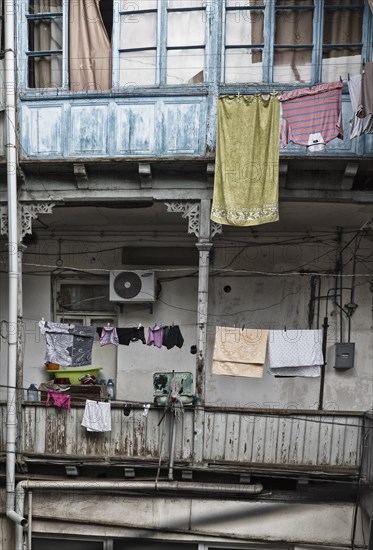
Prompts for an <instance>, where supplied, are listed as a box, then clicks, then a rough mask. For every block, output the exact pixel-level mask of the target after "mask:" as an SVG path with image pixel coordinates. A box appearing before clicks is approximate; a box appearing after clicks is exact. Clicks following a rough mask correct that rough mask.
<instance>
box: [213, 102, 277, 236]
mask: <svg viewBox="0 0 373 550" xmlns="http://www.w3.org/2000/svg"><path fill="white" fill-rule="evenodd" d="M279 131H280V102H279V100H278V98H277V97H275V96H271V95H270V96H267V99H265V98H264V97H263V96H259V95H246V96H222V97H220V98H219V102H218V130H217V144H216V167H215V182H214V195H213V203H212V212H211V219H212V220H213V221H215V222H217V223H221V224H225V225H236V226H247V225H259V224H262V223H269V222H275V221H277V220H278V219H279V215H278V170H279Z"/></svg>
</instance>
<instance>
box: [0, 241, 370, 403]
mask: <svg viewBox="0 0 373 550" xmlns="http://www.w3.org/2000/svg"><path fill="white" fill-rule="evenodd" d="M245 235H246V239H244V238H242V240H240V241H237V239H233V240H232V241H230V239H229V233H227V236H224V235H223V237H222V238H220V239H219V238H218V239H216V242H215V248H214V253H213V259H212V263H211V277H210V290H209V317H208V340H207V343H208V353H207V363H206V401H207V403H214V404H222V405H226V406H235V405H240V406H252V407H278V408H287V407H288V406H291V407H292V408H294V407H296V408H297V407H298V408H317V405H318V399H319V389H320V379H319V378H317V379H301V378H293V379H276V378H274V377H272V376H270V375H268V374H265V375H264V377H263V378H262V379H254V378H251V379H245V378H242V377H227V376H220V377H219V376H215V375H212V374H211V359H212V350H213V343H214V334H215V326H216V325H217V324H222V325H224V326H228V327H229V326H230V327H232V326H235V325H236V326H238V327H242V326H243V325H245V327H246V328H250V327H252V328H253V327H255V328H263V327H265V328H266V327H272V328H277V329H283V328H284V327H285V326H286V327H287V328H289V329H290V328H297V329H300V330H301V329H306V328H308V305H309V301H310V295H311V294H310V292H311V291H310V281H311V276H310V272H320V271H321V272H322V273H332V272H333V271H334V269H335V261H336V247H337V243H336V240H335V233H333V232H331V233H330V236H324V235H322V234H320V235H319V236H318V235H317V234H316V233H315V235H316V237H315V239H314V241H315V242H313V241H312V239H311V242H309V241H308V242H307V241H306V240H304V237H302V236H300V234H299V233H296V232H293V233H290V232H289V233H287V234H285V235H284V234H282V235H280V236H277V237H276V235H274V234H273V233H272V234H268V236H267V235H266V234H262V235H261V237H260V238H258V237H253V236H252V235H251V233H249V234H245ZM350 236H351V235H347V236H346V241H345V242H346V243H348V240H349V239H350ZM131 238H132V239H133V238H134V237H133V236H132V237H131ZM153 241H154V243H155V244H156V243H157V236H156V235H155V237H154V239H153ZM284 241H285V243H284ZM287 241H289V242H288V244H286V242H287ZM319 241H320V242H319ZM122 242H123V240H122V239H118V238H117V240H116V241H110V244H109V243H108V242H107V241H106V242H103V243H100V244H97V245H94V244H93V243H90V244H89V243H88V244H87V243H86V242H84V240H81V241H80V242H79V241H78V242H77V243H74V250H72V251H71V254H69V255H68V256H64V257H63V258H64V266H66V267H76V268H79V269H82V270H85V269H86V270H87V271H88V270H89V269H92V266H93V267H94V268H96V269H98V270H101V271H98V272H99V273H100V274H101V275H102V274H105V273H106V274H107V275H108V272H109V271H110V270H111V269H121V268H122V264H121V257H120V255H118V254H119V253H118V251H115V252H113V251H112V252H110V251H108V252H105V253H102V254H97V250H100V249H102V248H111V247H114V248H115V246H116V245H118V244H120V243H122ZM369 244H370V241H369V240H368V239H365V240H364V239H363V240H362V242H361V247H360V250H359V255H360V257H362V256H366V255H367V254H369ZM64 246H65V245H64ZM79 247H80V248H79ZM79 250H81V252H82V253H81V254H79ZM43 251H46V252H48V253H52V257H50V256H43V254H42V252H43ZM57 251H58V247H57V248H56V241H55V240H54V241H44V242H42V243H39V244H38V245H36V246H32V245H31V246H30V247H29V248H28V250H27V256H26V258H25V262H27V263H41V264H45V265H50V266H51V267H50V268H49V269H50V270H51V269H52V267H53V264H54V263H55V260H56V258H54V257H53V254H54V253H57ZM351 258H352V249H351V247H348V248H347V249H346V251H345V252H344V261H345V262H346V267H345V269H344V275H346V276H349V275H351V273H352V262H351ZM367 265H368V264H365V265H364V262H360V261H359V262H358V264H357V267H356V271H357V273H358V275H359V276H358V277H357V278H356V280H355V285H356V288H355V295H354V301H355V302H356V303H357V305H358V308H357V310H356V312H355V313H354V315H353V317H352V323H351V328H352V331H351V341H352V342H355V344H356V356H355V368H354V369H351V370H349V371H336V370H335V369H334V368H333V367H334V360H335V359H334V355H335V343H336V342H338V341H340V338H341V334H342V338H343V341H347V337H348V330H347V329H348V326H347V320H346V318H343V320H342V330H341V325H340V314H339V309H338V307H336V306H335V305H334V303H333V300H332V299H331V300H329V301H328V303H327V301H326V300H325V298H324V297H325V296H326V295H327V293H328V292H329V296H333V294H334V283H335V278H334V277H333V276H331V275H330V276H323V277H322V278H321V288H320V292H321V295H322V297H323V298H322V299H321V301H320V308H319V309H318V305H317V302H316V303H315V315H314V321H313V327H314V328H316V326H317V323H319V326H321V325H322V322H323V318H324V316H325V314H326V309H327V308H328V322H329V331H328V356H327V368H326V380H325V394H324V406H325V407H327V408H329V409H332V410H334V409H336V410H366V409H369V408H370V407H372V399H373V398H372V391H371V390H372V371H371V365H372V350H373V341H372V338H373V336H372V312H371V303H372V302H371V300H372V294H371V288H370V283H369V281H370V279H369V277H366V276H364V277H360V275H364V274H365V273H367V272H368V270H369V267H368V266H367ZM302 266H303V267H302ZM31 269H33V270H34V269H35V268H33V267H32V266H25V271H26V272H27V270H31ZM302 269H303V270H304V274H303V275H301V274H299V273H300V271H301V270H302ZM267 273H275V274H276V275H275V276H273V275H271V276H268V275H266V274H267ZM156 274H157V276H158V277H159V278H160V279H162V280H163V281H162V292H161V294H160V297H159V299H158V300H157V301H156V302H155V303H154V306H153V312H151V310H150V308H149V306H147V305H138V304H137V305H131V306H125V307H123V308H122V309H118V310H117V313H118V326H137V325H138V323H142V325H143V326H144V327H145V329H146V330H145V332H147V327H148V326H151V325H153V324H154V323H162V324H171V323H172V322H174V323H175V324H178V325H180V327H181V330H182V334H183V336H184V339H185V343H184V346H183V348H182V349H181V350H180V349H178V348H175V349H173V350H170V351H167V350H166V349H165V348H163V349H161V350H159V349H157V348H154V347H147V346H143V345H142V344H140V343H133V344H131V345H130V346H128V347H126V346H120V347H119V348H118V349H115V348H112V347H104V348H100V346H99V344H98V343H97V342H96V343H95V344H94V355H93V364H95V365H99V366H101V367H102V371H101V376H102V377H104V378H109V377H114V378H115V379H116V381H117V397H118V398H119V399H126V400H135V401H137V400H138V401H141V402H148V401H152V399H153V390H152V376H153V373H154V372H157V371H162V370H163V371H172V370H178V371H191V372H193V373H195V356H194V355H192V354H191V353H190V347H191V346H192V345H195V344H196V340H197V334H196V332H197V327H196V320H197V317H196V309H197V278H196V277H188V278H183V277H182V276H183V275H185V273H184V272H182V271H181V272H180V271H176V272H168V271H159V272H156ZM87 276H89V275H87ZM174 276H175V277H176V279H175V280H168V281H167V280H165V279H167V278H173V277H174ZM177 277H180V278H177ZM342 280H343V287H344V288H345V290H343V296H342V299H341V300H340V303H342V305H344V304H346V303H348V302H349V301H350V299H351V296H350V287H351V283H352V279H351V277H345V278H343V279H342ZM227 286H229V287H230V292H226V291H225V290H226V287H227ZM6 296H7V279H6V275H5V274H2V285H1V304H0V308H1V309H0V312H1V319H3V318H6V316H7V299H6ZM51 300H52V299H51V282H50V277H49V276H46V275H42V274H40V275H31V274H27V273H25V275H24V315H25V322H26V353H25V372H24V380H25V385H26V386H27V385H28V384H29V383H30V382H35V383H40V382H41V381H43V380H45V379H46V377H47V375H46V374H45V371H44V366H43V363H44V353H45V343H44V340H43V339H42V338H40V335H39V329H38V327H37V321H38V320H39V319H40V318H41V317H45V318H46V319H50V318H51V310H52V301H51ZM318 311H319V315H318ZM1 359H2V365H5V364H6V343H5V341H4V340H2V342H1ZM4 368H5V367H3V368H2V369H1V370H2V372H1V376H2V379H3V380H4V376H5V374H4Z"/></svg>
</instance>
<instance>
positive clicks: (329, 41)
mask: <svg viewBox="0 0 373 550" xmlns="http://www.w3.org/2000/svg"><path fill="white" fill-rule="evenodd" d="M364 20H365V21H364ZM368 20H369V8H368V5H367V2H364V0H225V25H224V33H225V40H224V45H225V47H224V60H223V71H222V81H224V82H226V83H233V82H273V83H287V82H294V83H297V82H299V83H303V82H304V83H314V82H332V81H335V80H338V79H339V78H340V77H341V78H342V79H344V80H346V79H347V77H348V74H350V75H353V74H359V73H360V72H361V68H362V62H363V60H364V58H365V60H366V58H367V55H369V52H368V50H366V51H364V43H369V41H368V40H366V41H365V42H364V32H368Z"/></svg>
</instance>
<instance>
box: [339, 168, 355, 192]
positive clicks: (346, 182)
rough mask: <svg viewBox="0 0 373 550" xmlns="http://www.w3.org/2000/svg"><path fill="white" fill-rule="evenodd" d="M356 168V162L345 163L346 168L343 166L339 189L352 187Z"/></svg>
mask: <svg viewBox="0 0 373 550" xmlns="http://www.w3.org/2000/svg"><path fill="white" fill-rule="evenodd" d="M358 168H359V163H358V162H348V163H347V164H346V168H345V171H344V174H343V179H342V183H341V189H343V190H345V191H349V190H350V189H352V186H353V184H354V179H355V176H356V174H357V170H358Z"/></svg>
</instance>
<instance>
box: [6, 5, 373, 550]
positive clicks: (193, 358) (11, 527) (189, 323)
mask: <svg viewBox="0 0 373 550" xmlns="http://www.w3.org/2000/svg"><path fill="white" fill-rule="evenodd" d="M3 4H4V5H3V15H2V26H3V27H4V22H5V24H6V23H7V20H8V21H9V20H10V19H9V10H11V9H12V5H13V3H12V2H9V1H8V0H5V1H4V3H3ZM13 7H14V8H16V9H14V10H13V17H14V24H15V26H14V28H15V29H16V32H15V36H14V51H15V54H14V57H15V60H16V68H15V78H16V91H15V94H14V97H15V107H16V109H15V114H16V119H15V125H14V128H13V130H14V133H15V147H14V150H15V152H16V166H14V167H11V168H10V165H9V156H8V157H7V151H8V150H9V148H10V147H12V144H11V142H10V140H9V126H11V125H10V124H9V117H10V116H11V115H12V113H11V110H10V108H9V97H10V95H11V90H9V89H8V90H6V98H7V99H8V106H7V108H6V109H4V110H3V111H2V112H0V118H1V125H2V133H1V137H0V139H1V143H0V154H1V158H0V160H1V168H0V169H1V174H2V175H1V180H0V213H1V233H2V237H1V262H2V263H1V273H0V277H1V288H0V318H1V341H0V346H1V348H0V353H1V368H0V397H1V399H2V401H1V404H0V414H1V417H2V430H0V452H1V473H2V478H1V489H0V501H1V503H2V506H1V511H0V512H1V513H0V522H1V527H2V529H1V535H0V536H1V537H2V539H1V538H0V541H1V542H0V545H1V548H3V549H4V550H10V549H13V548H15V549H16V550H21V548H30V549H31V548H34V549H35V550H41V549H45V548H48V549H49V548H51V547H52V545H53V548H55V549H56V550H60V549H64V548H67V547H69V549H70V550H72V549H75V548H79V549H82V550H85V549H87V550H96V549H102V550H109V549H110V550H121V549H128V550H132V549H139V550H140V549H141V550H148V549H150V548H151V549H153V548H154V549H157V548H160V549H165V550H174V549H179V548H184V547H185V550H189V549H193V550H197V549H198V550H208V549H210V550H215V549H217V548H224V549H233V548H234V549H237V548H238V549H242V550H248V549H258V548H264V549H266V550H277V549H287V550H305V549H309V548H313V549H315V550H321V549H325V548H330V549H333V550H337V549H338V550H340V549H343V548H346V549H347V548H348V549H353V548H366V549H367V548H369V549H371V548H372V545H373V534H372V522H373V500H372V492H371V491H372V479H373V472H372V441H373V440H372V413H371V410H372V395H373V393H372V377H373V375H372V355H373V342H372V218H373V216H372V213H373V212H372V203H373V188H372V185H373V137H372V134H371V133H366V134H361V135H357V136H356V137H352V134H351V131H350V119H351V118H352V116H353V113H354V111H353V106H352V103H351V96H350V93H349V80H350V79H351V78H352V77H354V76H357V75H360V74H361V73H362V71H363V68H364V66H365V65H366V64H367V63H369V62H370V61H372V46H373V44H372V37H373V34H372V25H373V14H372V9H371V4H370V1H369V0H338V1H333V0H299V1H293V0H276V1H275V0H250V1H249V0H207V1H204V0H135V1H134V2H128V1H127V0H123V1H119V0H110V1H109V0H101V2H97V1H92V2H85V3H84V2H80V1H78V0H45V1H42V0H40V1H38V0H35V1H32V0H29V1H26V0H22V1H20V2H17V3H14V6H13ZM7 10H8V12H7ZM92 29H93V30H92ZM5 32H8V41H9V40H11V34H10V33H9V30H7V29H6V28H5ZM8 44H9V42H8ZM2 47H3V50H4V51H7V53H6V55H8V56H9V55H10V53H9V48H7V47H6V42H5V43H3V45H2ZM10 49H11V48H10ZM1 62H2V63H4V61H1ZM3 69H4V66H3ZM3 73H4V74H5V73H6V71H5V69H4V70H3ZM340 81H342V82H343V88H342V117H343V128H344V131H343V137H342V138H336V139H333V140H332V141H330V142H328V143H327V144H326V146H325V148H324V149H323V150H320V151H315V152H311V151H310V150H309V149H308V148H307V147H305V146H302V145H297V144H294V143H289V144H288V145H287V146H286V147H284V146H281V147H280V160H279V190H280V219H279V221H278V222H275V223H268V224H263V225H253V226H249V227H237V226H228V225H219V224H217V223H215V222H212V221H211V220H210V212H211V201H212V196H213V186H214V174H215V160H216V157H215V150H216V149H215V148H216V136H217V104H218V101H219V99H218V98H219V97H221V96H239V95H255V94H259V95H268V94H278V95H281V94H282V93H284V92H287V91H291V90H298V89H303V88H310V87H312V86H314V85H319V84H328V83H331V82H340ZM5 88H6V83H5ZM3 107H5V105H3ZM7 121H8V124H7ZM7 126H8V130H7ZM8 155H9V152H8ZM7 160H8V162H7ZM12 173H13V176H12V175H11V174H12ZM12 177H13V178H16V182H17V189H16V191H17V193H16V200H17V222H18V223H17V224H16V225H17V228H18V244H19V246H17V247H16V248H15V254H16V256H17V265H18V275H17V280H18V283H17V284H18V306H17V307H18V311H17V316H18V333H17V341H18V346H17V358H16V365H15V366H16V388H15V395H16V396H17V401H16V403H14V407H12V403H10V402H9V387H8V386H9V342H10V341H12V338H13V341H14V333H12V326H11V325H9V324H8V319H9V317H8V306H9V292H8V288H9V287H8V285H9V284H10V283H9V277H8V272H9V271H11V270H10V267H9V265H10V263H11V260H10V254H9V246H7V244H9V238H8V237H9V229H10V226H11V220H10V219H9V213H10V210H9V208H8V207H9V194H8V195H7V185H9V181H10V180H11V178H12ZM240 177H241V174H240V173H237V178H240ZM128 271H130V272H132V271H133V272H135V273H136V272H142V273H143V274H144V273H151V274H152V275H154V281H155V284H154V286H151V287H149V288H150V289H149V290H147V292H149V297H146V298H144V299H142V300H139V301H138V300H129V301H122V300H121V299H120V297H119V298H118V299H115V298H113V296H112V294H111V292H112V286H113V283H112V280H111V276H113V275H111V274H113V272H118V273H120V272H128ZM41 319H44V320H48V321H52V322H59V323H77V324H82V325H87V326H89V325H94V326H96V327H102V326H105V325H107V324H108V323H109V324H110V325H111V326H116V327H119V328H122V329H130V328H138V327H139V326H140V325H141V326H142V327H145V333H146V330H147V328H148V327H154V326H155V325H163V326H172V325H177V326H179V327H180V330H181V332H182V335H183V340H184V343H183V345H182V347H180V348H179V347H177V346H176V347H173V348H172V349H167V348H166V347H162V348H161V349H159V348H157V347H156V346H147V345H143V344H142V343H141V341H136V342H131V343H130V345H119V346H118V347H116V346H113V345H111V346H110V345H108V346H100V343H99V341H98V340H97V338H96V340H95V342H94V344H93V358H92V365H93V366H95V367H97V368H100V369H101V370H100V373H99V377H100V378H104V379H109V378H112V379H114V380H115V384H116V396H115V397H116V399H115V400H114V401H112V402H111V431H109V432H104V433H90V432H88V431H87V430H86V429H85V428H84V427H83V426H82V425H81V422H82V418H83V412H84V399H82V400H81V402H79V403H78V402H75V401H73V403H72V406H71V410H70V411H67V410H66V409H60V408H53V407H51V408H47V407H45V393H41V392H39V394H38V397H39V400H38V401H36V402H31V401H29V400H27V399H26V397H27V395H26V389H27V388H28V387H29V386H30V384H32V383H34V384H35V385H37V386H40V385H41V384H42V383H45V382H48V381H49V380H50V379H51V374H50V373H48V372H47V371H46V368H45V365H44V362H45V350H46V344H45V339H44V336H43V335H41V334H40V328H39V321H40V320H41ZM217 326H221V327H223V328H224V329H225V330H226V331H227V332H229V331H235V330H236V329H240V330H241V331H242V332H243V333H244V332H245V331H246V330H247V329H251V330H252V329H255V330H261V329H271V330H272V329H273V330H282V331H283V332H284V334H285V335H286V333H287V332H289V334H290V331H293V330H296V331H299V333H301V332H302V331H306V330H317V329H320V330H322V334H323V352H324V359H325V365H323V366H322V369H321V375H320V376H317V377H312V378H307V377H298V376H297V377H290V378H289V377H276V376H273V375H271V374H270V373H269V372H268V370H266V369H265V372H264V375H263V377H261V378H252V377H241V376H218V375H216V374H214V373H213V372H212V361H213V350H214V339H215V330H216V327H217ZM13 328H14V327H13ZM337 344H355V347H354V356H353V366H352V368H338V366H339V363H338V357H337V354H336V352H337V351H338V350H340V349H341V348H340V347H337ZM346 349H348V350H349V351H348V353H350V350H351V348H346ZM336 367H337V368H336ZM173 371H174V372H175V373H191V377H192V391H191V394H193V398H192V399H191V401H190V402H189V403H186V404H184V407H183V410H182V414H180V415H176V414H173V412H172V410H170V407H168V406H166V407H165V403H164V402H162V403H161V404H157V402H155V400H154V393H155V389H154V383H153V381H154V374H155V373H165V372H167V373H170V372H173ZM166 405H167V403H166ZM369 411H370V412H369ZM179 412H180V411H179ZM9 415H11V418H12V419H13V418H15V419H16V421H17V426H16V441H15V443H14V445H15V447H14V448H15V451H14V452H15V455H14V456H15V478H14V479H13V482H14V488H16V493H15V497H16V498H15V500H14V507H15V511H16V512H17V513H18V514H20V515H21V516H22V517H23V516H25V517H27V519H28V526H26V525H25V526H24V527H22V526H19V525H17V524H16V523H14V522H13V521H12V519H11V518H9V517H7V515H6V510H7V506H6V501H7V495H6V493H7V491H6V480H5V478H6V477H8V476H9V469H8V470H6V468H5V464H6V460H9V457H10V456H11V453H12V452H13V451H12V448H13V447H9V445H8V446H7V444H6V441H7V434H8V439H9V433H10V432H9V428H10V427H9V418H10V416H9ZM10 431H11V430H10ZM12 456H13V455H12ZM7 482H8V485H7V487H8V493H9V487H10V488H12V483H10V484H9V479H8V480H7ZM8 498H9V496H8ZM7 502H9V501H7ZM8 511H9V510H8Z"/></svg>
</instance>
